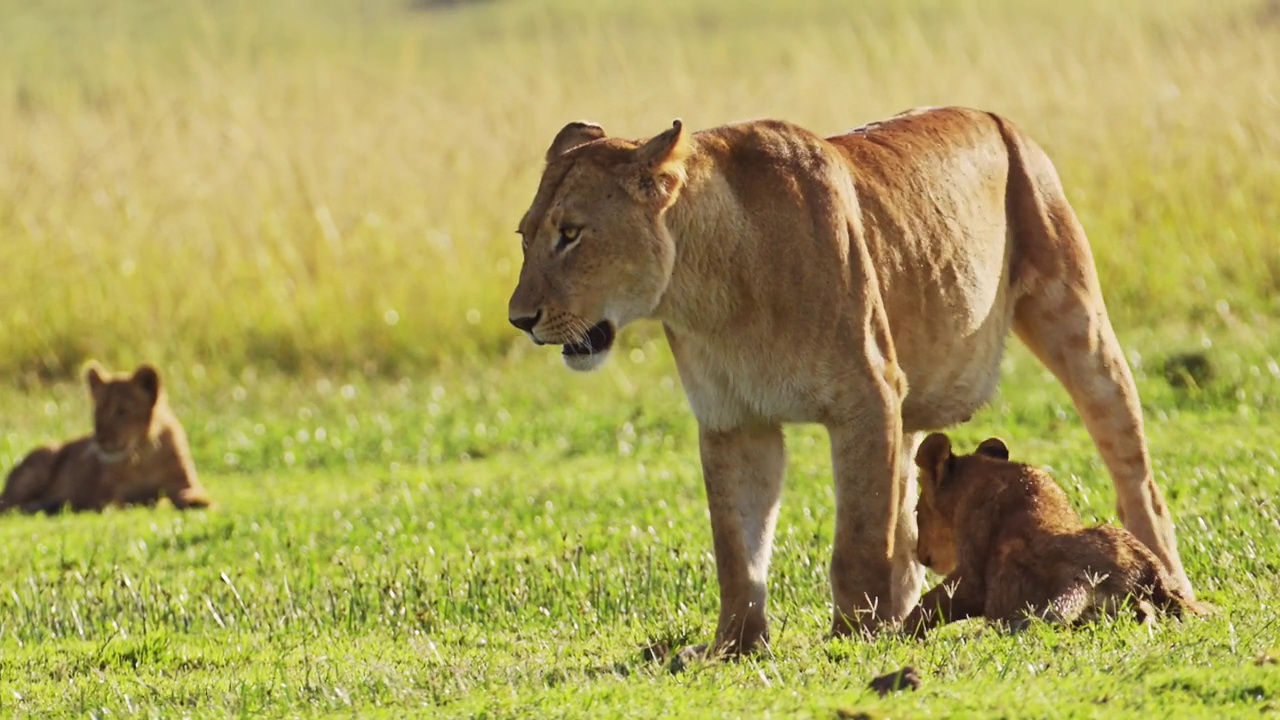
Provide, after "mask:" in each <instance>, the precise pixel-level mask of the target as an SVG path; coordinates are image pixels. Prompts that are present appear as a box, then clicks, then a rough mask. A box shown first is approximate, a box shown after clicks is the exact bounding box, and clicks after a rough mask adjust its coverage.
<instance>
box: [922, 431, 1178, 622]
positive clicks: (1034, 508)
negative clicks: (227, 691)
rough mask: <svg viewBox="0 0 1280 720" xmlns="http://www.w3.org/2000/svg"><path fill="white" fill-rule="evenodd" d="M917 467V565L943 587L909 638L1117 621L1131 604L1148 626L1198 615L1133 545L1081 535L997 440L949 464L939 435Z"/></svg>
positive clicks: (1104, 533)
mask: <svg viewBox="0 0 1280 720" xmlns="http://www.w3.org/2000/svg"><path fill="white" fill-rule="evenodd" d="M916 465H918V466H919V468H920V488H921V494H920V502H919V505H918V506H917V519H918V521H919V527H920V539H919V544H918V545H917V556H918V557H919V559H920V562H921V563H923V564H924V565H926V566H928V567H929V568H931V569H933V570H934V571H935V572H939V573H943V574H945V575H946V579H945V580H944V581H943V582H942V583H941V584H939V585H938V586H937V587H935V588H933V589H932V590H930V591H929V592H927V593H925V595H924V597H923V598H922V599H921V601H920V605H919V606H918V607H917V608H916V609H915V610H914V611H912V613H911V614H910V615H909V616H908V617H907V619H906V621H905V627H906V629H907V631H909V632H913V633H915V634H916V635H923V634H924V633H925V632H927V631H928V629H929V628H931V627H933V626H934V625H937V624H940V623H945V622H951V621H954V620H962V619H964V618H968V617H977V616H981V617H985V618H986V619H988V620H991V621H995V622H1000V623H1003V624H1006V625H1007V626H1009V627H1010V628H1011V629H1015V630H1016V629H1020V628H1023V627H1025V626H1026V624H1027V623H1028V621H1029V618H1031V617H1038V618H1041V619H1043V620H1046V621H1048V622H1054V623H1061V624H1070V623H1075V622H1083V621H1087V620H1091V619H1093V618H1095V617H1097V616H1098V615H1100V614H1107V615H1114V614H1116V612H1117V611H1118V610H1119V609H1120V608H1121V607H1122V606H1123V604H1124V602H1125V600H1126V599H1127V600H1129V602H1130V603H1131V607H1132V609H1133V610H1134V612H1135V614H1136V615H1137V617H1138V619H1139V620H1142V621H1145V620H1147V619H1148V618H1151V617H1152V616H1153V615H1154V614H1155V612H1156V610H1163V611H1166V612H1169V613H1170V614H1172V615H1180V614H1181V613H1182V612H1184V611H1188V612H1191V613H1194V614H1200V613H1201V612H1202V608H1201V607H1200V606H1199V605H1197V604H1196V603H1195V602H1194V601H1192V600H1191V599H1189V598H1187V597H1186V596H1185V595H1183V594H1182V593H1181V592H1180V591H1178V590H1177V589H1176V588H1177V586H1176V584H1175V583H1174V582H1173V581H1172V580H1171V579H1170V578H1169V576H1168V574H1167V573H1166V572H1165V570H1164V568H1163V566H1162V565H1161V564H1160V562H1159V560H1157V559H1156V557H1155V555H1153V554H1152V553H1151V551H1150V550H1148V549H1147V547H1146V546H1145V545H1143V544H1142V543H1141V542H1140V541H1139V540H1138V539H1137V538H1136V537H1134V536H1133V535H1131V534H1130V533H1129V532H1128V531H1127V530H1123V529H1121V528H1118V527H1113V526H1109V525H1095V526H1093V527H1088V528H1086V527H1084V526H1083V525H1082V524H1081V522H1080V518H1079V516H1078V515H1076V512H1075V510H1074V509H1072V507H1071V503H1070V502H1069V501H1068V500H1067V496H1066V494H1065V493H1064V492H1063V491H1062V488H1060V487H1058V484H1057V483H1056V482H1054V480H1053V478H1052V477H1050V476H1049V475H1048V474H1047V473H1045V472H1043V471H1041V470H1038V469H1036V468H1033V467H1031V466H1029V465H1024V464H1021V463H1014V462H1009V450H1008V448H1007V447H1005V444H1004V442H1003V441H1001V440H1000V439H998V438H991V439H989V440H985V441H983V442H982V444H980V445H979V446H978V449H977V452H975V453H974V454H972V455H953V454H952V453H951V440H950V439H948V438H947V436H946V435H944V434H942V433H934V434H932V435H930V436H929V437H927V438H925V440H924V442H923V443H921V445H920V449H919V450H918V451H917V452H916Z"/></svg>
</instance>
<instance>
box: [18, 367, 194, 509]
mask: <svg viewBox="0 0 1280 720" xmlns="http://www.w3.org/2000/svg"><path fill="white" fill-rule="evenodd" d="M85 379H86V381H87V382H88V384H89V391H90V394H91V395H92V396H93V406H94V408H93V435H91V436H89V437H84V438H80V439H77V440H72V441H71V442H69V443H67V444H66V445H63V446H61V447H60V448H51V447H42V448H37V449H36V450H34V451H32V452H31V454H29V455H28V456H27V457H26V458H25V459H24V460H23V461H22V462H21V463H19V464H18V466H17V467H15V468H14V469H13V471H12V472H11V473H9V478H8V480H7V482H6V483H5V489H4V494H3V496H0V510H9V509H20V510H22V511H24V512H29V513H30V512H49V513H53V512H57V511H59V510H61V509H62V507H63V506H64V505H69V506H70V507H71V509H72V510H76V511H81V510H102V509H103V508H105V507H107V506H108V505H120V506H124V505H155V504H156V502H158V501H159V499H160V496H161V495H164V496H166V497H168V498H169V500H170V501H171V502H172V503H173V504H174V506H175V507H177V508H180V509H185V508H190V507H206V506H208V505H209V504H210V500H209V497H208V495H207V494H205V491H204V488H203V487H202V486H201V485H200V481H199V480H198V479H197V478H196V469H195V464H194V463H193V462H192V460H191V451H190V449H189V448H188V446H187V436H186V433H185V432H184V431H183V429H182V424H181V423H179V422H178V418H177V416H175V415H174V414H173V411H172V410H171V409H169V403H168V400H167V399H166V398H165V393H164V390H163V388H162V387H161V385H160V374H159V373H158V372H157V371H156V369H155V368H153V367H151V366H150V365H143V366H141V367H139V368H138V369H137V370H136V371H134V372H133V373H132V374H127V373H126V374H120V375H110V374H107V373H106V372H105V371H103V369H102V368H101V367H100V366H99V365H97V364H96V363H91V364H90V365H89V367H88V370H87V371H86V373H85Z"/></svg>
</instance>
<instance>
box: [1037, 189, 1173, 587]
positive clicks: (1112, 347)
mask: <svg viewBox="0 0 1280 720" xmlns="http://www.w3.org/2000/svg"><path fill="white" fill-rule="evenodd" d="M1045 212H1047V213H1048V214H1049V215H1050V216H1055V217H1051V218H1047V219H1046V223H1045V224H1044V226H1043V228H1042V230H1041V232H1042V233H1043V234H1044V235H1045V236H1042V237H1040V238H1033V239H1031V240H1029V241H1028V242H1032V243H1033V244H1034V245H1035V246H1036V248H1035V250H1036V251H1037V252H1040V253H1044V255H1041V256H1039V257H1036V259H1035V261H1034V262H1033V264H1034V265H1037V266H1038V267H1036V270H1035V272H1036V274H1037V275H1038V278H1037V281H1036V282H1034V283H1033V284H1031V285H1030V287H1029V289H1028V290H1027V291H1026V293H1025V294H1024V295H1023V296H1022V297H1021V298H1019V299H1018V301H1017V305H1016V306H1015V309H1014V330H1015V331H1016V332H1017V334H1018V336H1019V337H1020V338H1021V339H1022V341H1023V342H1024V343H1025V344H1026V345H1027V347H1028V348H1030V350H1031V352H1032V353H1034V354H1035V355H1036V357H1038V358H1039V359H1040V361H1041V362H1042V363H1044V365H1045V366H1046V367H1047V368H1049V370H1050V371H1051V372H1053V374H1054V375H1055V376H1057V378H1058V379H1059V380H1060V381H1061V382H1062V384H1063V385H1064V386H1066V389H1067V392H1068V393H1070V395H1071V399H1072V402H1073V403H1074V404H1075V406H1076V410H1077V411H1078V412H1079V413H1080V416H1081V418H1082V419H1083V420H1084V425H1085V428H1086V429H1088V431H1089V435H1090V437H1092V438H1093V442H1094V445H1095V446H1097V448H1098V452H1099V454H1100V455H1101V456H1102V460H1103V462H1104V463H1105V464H1106V466H1107V470H1108V471H1109V472H1110V474H1111V479H1112V482H1113V484H1114V485H1115V488H1116V495H1117V509H1118V512H1119V514H1120V520H1121V522H1123V523H1124V526H1125V527H1126V528H1128V529H1129V531H1130V532H1132V533H1133V534H1134V535H1135V536H1137V537H1138V539H1139V540H1141V541H1142V542H1143V543H1144V544H1145V545H1146V546H1147V547H1148V548H1150V549H1151V551H1152V552H1153V553H1155V555H1156V557H1158V558H1159V559H1160V562H1161V563H1163V564H1164V566H1165V568H1167V569H1168V571H1169V574H1170V576H1172V578H1173V579H1174V582H1175V583H1177V585H1178V586H1179V588H1180V589H1181V590H1182V591H1183V592H1185V593H1186V594H1187V595H1189V596H1190V595H1191V593H1192V590H1191V582H1190V581H1189V580H1188V579H1187V574H1186V572H1185V571H1184V570H1183V568H1182V560H1181V559H1180V558H1179V556H1178V547H1177V541H1176V539H1175V537H1174V528H1173V519H1172V517H1171V516H1170V514H1169V509H1168V508H1167V507H1166V506H1165V502H1164V498H1163V497H1162V496H1161V494H1160V489H1159V488H1158V487H1157V486H1156V483H1155V479H1154V478H1153V477H1152V472H1151V458H1150V455H1149V454H1148V452H1147V443H1146V436H1145V434H1144V431H1143V424H1142V408H1141V406H1140V405H1139V402H1138V391H1137V388H1136V387H1135V385H1134V382H1133V375H1132V374H1131V373H1130V370H1129V364H1128V362H1126V361H1125V357H1124V353H1123V352H1122V351H1121V349H1120V343H1119V341H1118V340H1117V339H1116V335H1115V331H1114V330H1113V329H1112V327H1111V321H1110V320H1109V319H1108V317H1107V312H1106V307H1105V305H1104V303H1103V299H1102V292H1101V290H1100V289H1099V286H1098V280H1097V274H1096V271H1095V269H1094V266H1093V259H1092V256H1091V255H1090V253H1089V248H1088V244H1087V241H1086V240H1085V237H1084V231H1083V230H1082V229H1081V228H1080V226H1079V223H1078V222H1076V219H1075V216H1074V215H1073V214H1072V213H1071V209H1070V208H1069V207H1067V206H1066V201H1065V200H1062V201H1061V203H1060V206H1059V207H1056V208H1050V209H1048V210H1046V211H1045ZM1064 232H1065V233H1066V236H1062V233H1064Z"/></svg>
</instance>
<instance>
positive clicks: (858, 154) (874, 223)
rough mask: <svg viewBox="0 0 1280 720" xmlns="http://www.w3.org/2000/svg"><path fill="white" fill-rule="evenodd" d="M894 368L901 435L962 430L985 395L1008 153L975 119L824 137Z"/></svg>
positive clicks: (993, 130)
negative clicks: (849, 191)
mask: <svg viewBox="0 0 1280 720" xmlns="http://www.w3.org/2000/svg"><path fill="white" fill-rule="evenodd" d="M832 140H833V142H834V143H835V144H836V145H837V146H838V147H840V148H841V149H842V150H843V151H844V153H845V155H846V157H847V158H848V160H849V161H850V163H851V168H852V170H853V174H854V177H855V179H856V186H857V189H858V205H859V212H860V214H861V217H862V226H863V238H862V240H863V242H865V243H866V245H867V250H868V253H869V254H870V256H871V258H872V261H873V264H874V265H875V269H876V273H877V280H878V286H879V287H878V290H879V295H880V299H881V302H882V303H883V305H884V308H885V313H886V315H887V317H888V321H889V327H890V334H891V335H892V337H893V345H894V351H895V353H896V355H897V360H898V364H899V366H900V367H901V368H902V370H903V372H904V374H905V375H906V377H907V383H908V386H909V387H908V392H907V397H906V398H905V399H904V402H903V411H902V412H903V425H904V429H906V430H908V431H912V430H932V429H938V428H941V427H944V426H947V425H951V424H954V423H957V422H961V421H964V420H967V419H968V418H969V417H970V416H971V415H972V414H973V413H974V412H976V411H977V410H978V408H980V407H981V406H982V405H983V404H984V403H985V402H986V401H987V400H988V399H989V398H990V397H991V396H992V394H993V393H994V392H995V389H996V385H997V383H998V379H999V367H1000V358H1001V356H1002V354H1003V351H1004V345H1005V339H1006V337H1007V335H1008V332H1009V328H1010V324H1011V321H1012V302H1011V300H1010V290H1009V267H1010V263H1011V262H1012V258H1013V243H1014V242H1015V234H1016V233H1015V232H1013V230H1012V229H1011V228H1010V227H1009V220H1008V213H1007V211H1006V202H1007V198H1008V186H1009V167H1010V165H1009V163H1010V159H1009V151H1008V148H1007V147H1006V145H1005V141H1004V138H1003V136H1002V135H1001V133H1000V130H999V128H998V126H997V124H996V123H995V122H994V120H993V119H992V118H991V117H990V116H989V115H987V114H986V113H979V112H975V111H969V110H961V109H944V110H937V111H930V112H924V113H912V114H908V115H904V116H900V117H898V118H895V119H892V120H889V121H886V122H884V123H881V124H879V125H877V126H875V127H873V128H869V129H866V130H863V131H859V132H856V133H851V134H849V135H846V136H842V137H838V138H833V139H832Z"/></svg>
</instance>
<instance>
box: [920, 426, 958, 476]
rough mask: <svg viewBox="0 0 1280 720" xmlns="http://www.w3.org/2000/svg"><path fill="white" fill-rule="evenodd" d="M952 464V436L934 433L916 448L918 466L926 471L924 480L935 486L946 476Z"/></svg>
mask: <svg viewBox="0 0 1280 720" xmlns="http://www.w3.org/2000/svg"><path fill="white" fill-rule="evenodd" d="M950 464H951V438H949V437H947V436H946V434H945V433H932V434H931V435H929V437H927V438H925V439H924V442H922V443H920V448H919V449H917V450H916V466H917V467H919V468H920V469H921V470H924V471H925V476H926V477H927V478H928V479H926V480H924V482H926V483H931V484H933V485H935V486H937V485H940V484H941V483H942V481H943V480H944V479H945V478H946V475H947V470H948V469H949V467H948V466H949V465H950Z"/></svg>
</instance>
